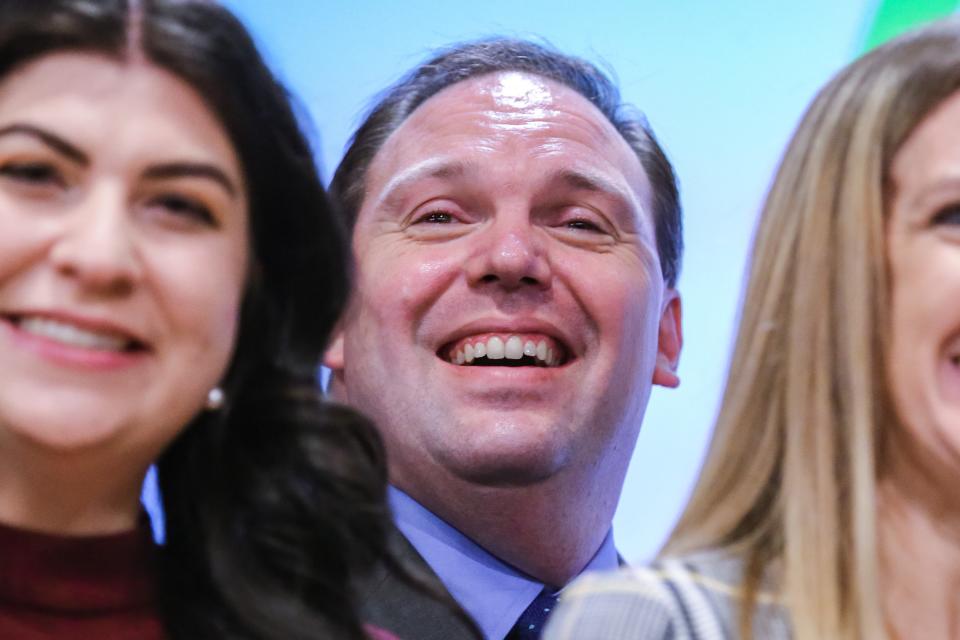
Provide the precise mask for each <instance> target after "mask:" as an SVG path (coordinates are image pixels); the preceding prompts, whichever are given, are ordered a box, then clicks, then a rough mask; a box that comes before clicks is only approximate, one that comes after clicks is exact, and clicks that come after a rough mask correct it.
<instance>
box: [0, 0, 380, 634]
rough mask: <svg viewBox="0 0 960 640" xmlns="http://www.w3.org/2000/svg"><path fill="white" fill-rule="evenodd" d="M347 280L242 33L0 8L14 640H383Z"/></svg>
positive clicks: (373, 492) (1, 228) (187, 11)
mask: <svg viewBox="0 0 960 640" xmlns="http://www.w3.org/2000/svg"><path fill="white" fill-rule="evenodd" d="M345 263H346V252H345V248H344V244H343V242H342V234H341V231H340V229H339V228H338V227H337V224H336V223H335V221H334V218H333V217H332V216H331V214H330V208H329V205H328V203H327V200H326V199H325V196H324V193H323V189H322V187H321V185H320V183H319V180H318V177H317V172H316V167H315V164H314V162H313V157H312V154H311V150H310V148H309V145H308V144H307V143H306V141H305V140H304V137H303V135H302V133H301V130H300V127H299V126H298V123H297V120H296V118H295V116H294V114H293V112H292V110H291V107H290V102H289V99H288V97H287V95H286V93H285V92H284V90H283V88H282V87H281V86H280V85H279V84H278V83H277V81H276V80H275V79H274V77H273V76H272V74H271V73H270V72H269V70H268V69H267V68H266V66H265V65H264V63H263V61H262V59H261V58H260V56H259V54H258V53H257V50H256V48H255V46H254V44H253V43H252V41H251V39H250V37H249V35H248V34H247V33H246V31H245V29H244V28H243V27H242V26H241V25H240V24H239V22H237V21H236V20H235V19H234V18H233V17H232V16H231V15H230V14H229V12H227V11H226V10H225V9H223V8H221V7H219V6H217V5H215V4H213V3H210V2H202V1H200V0H196V1H174V0H143V1H142V2H138V1H136V0H130V1H129V2H127V1H125V0H31V1H30V2H24V1H23V0H0V637H3V638H5V639H21V638H40V637H44V638H47V637H69V638H71V639H73V640H76V639H84V638H111V639H117V638H121V639H122V638H138V639H143V638H159V637H167V638H188V639H190V640H195V639H198V638H283V639H285V640H286V639H293V638H362V637H365V635H366V634H367V633H370V632H371V631H372V630H371V629H369V628H367V629H364V627H363V626H362V623H361V621H360V620H359V619H358V616H357V614H356V613H355V609H354V606H353V596H352V591H351V589H350V581H351V579H352V576H353V574H354V573H355V572H356V571H360V570H363V569H365V568H366V567H368V566H370V565H372V564H373V563H375V562H377V561H382V560H383V558H384V557H385V552H384V547H385V541H384V540H385V531H386V530H387V528H388V526H389V515H388V512H387V509H386V507H385V503H384V492H385V482H386V478H385V472H384V464H383V452H382V450H381V447H380V443H379V440H378V438H377V436H376V434H375V432H374V430H373V428H372V426H371V425H370V423H369V422H367V421H366V420H364V419H363V418H361V417H360V416H358V415H356V414H354V413H352V412H350V411H349V410H347V409H345V408H340V407H335V406H331V405H328V404H325V403H323V402H322V401H321V399H320V397H319V395H318V390H317V387H316V382H315V374H316V366H317V363H318V362H319V358H320V354H321V352H322V350H323V348H324V346H325V343H326V339H327V336H328V332H329V331H330V329H331V327H332V325H333V323H334V321H335V319H336V317H337V315H338V313H339V311H340V308H341V305H342V304H343V302H344V299H345V297H346V292H347V282H346V274H345ZM154 462H156V463H157V466H158V476H159V484H160V488H161V494H162V501H163V507H164V514H165V520H166V521H165V543H164V544H163V545H162V546H160V547H154V545H153V543H152V539H151V536H150V530H149V523H148V522H147V519H146V517H145V516H144V515H143V514H142V512H141V509H140V506H139V501H138V498H139V493H140V487H141V484H142V481H143V477H144V474H145V473H146V470H147V468H148V467H149V466H150V465H151V464H152V463H154ZM388 564H389V562H388ZM372 632H373V634H374V635H378V634H379V632H377V631H375V630H373V631H372Z"/></svg>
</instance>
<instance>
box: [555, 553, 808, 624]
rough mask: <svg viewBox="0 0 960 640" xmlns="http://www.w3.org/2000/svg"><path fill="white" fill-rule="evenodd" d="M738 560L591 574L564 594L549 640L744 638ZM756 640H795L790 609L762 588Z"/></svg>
mask: <svg viewBox="0 0 960 640" xmlns="http://www.w3.org/2000/svg"><path fill="white" fill-rule="evenodd" d="M741 575H742V572H741V563H740V561H739V559H737V558H735V557H731V556H729V555H725V554H721V553H719V552H704V553H697V554H692V555H689V556H682V557H676V558H663V559H660V560H658V561H657V562H656V563H655V564H652V565H650V566H646V567H628V568H625V569H621V570H620V571H618V572H616V573H607V574H591V575H588V576H585V577H583V578H581V579H579V580H578V581H576V582H575V583H574V584H573V585H572V586H571V587H570V588H569V589H566V590H564V592H563V594H562V596H561V599H560V606H559V608H558V609H557V611H556V612H555V613H554V615H553V616H552V617H551V619H550V621H549V622H548V624H547V627H546V629H545V631H544V636H543V639H544V640H734V639H736V638H738V637H739V632H738V627H739V615H740V607H739V602H740V594H739V589H738V586H737V585H739V584H740V578H741ZM753 629H754V638H757V639H758V640H789V638H790V624H789V620H788V618H787V614H786V611H785V609H784V607H783V606H782V605H781V604H780V602H779V601H778V599H777V597H776V596H775V595H774V594H773V593H772V592H771V591H769V590H763V589H762V590H761V592H760V593H759V595H758V597H757V609H756V612H755V615H754V618H753Z"/></svg>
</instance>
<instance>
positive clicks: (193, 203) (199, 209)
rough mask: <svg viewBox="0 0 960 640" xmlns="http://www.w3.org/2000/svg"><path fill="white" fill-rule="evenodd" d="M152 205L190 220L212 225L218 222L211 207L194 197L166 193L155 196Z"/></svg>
mask: <svg viewBox="0 0 960 640" xmlns="http://www.w3.org/2000/svg"><path fill="white" fill-rule="evenodd" d="M151 205H153V206H158V207H161V208H163V209H164V210H166V211H167V212H169V213H170V214H172V215H174V216H177V217H182V218H185V219H187V220H189V221H193V222H199V223H202V224H205V225H209V226H211V227H213V226H216V223H217V220H216V218H215V217H214V216H213V214H212V213H211V212H210V209H209V207H207V206H206V205H204V204H202V203H200V202H199V201H197V200H194V199H193V198H188V197H185V196H179V195H174V194H171V195H164V196H158V197H156V198H154V199H153V200H152V201H151Z"/></svg>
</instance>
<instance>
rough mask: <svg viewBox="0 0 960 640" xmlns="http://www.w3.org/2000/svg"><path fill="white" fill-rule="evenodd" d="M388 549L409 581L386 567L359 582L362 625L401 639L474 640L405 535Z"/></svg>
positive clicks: (393, 539)
mask: <svg viewBox="0 0 960 640" xmlns="http://www.w3.org/2000/svg"><path fill="white" fill-rule="evenodd" d="M390 547H391V553H392V554H393V557H394V558H395V559H396V561H397V562H398V564H399V566H400V567H401V568H402V570H403V571H404V572H405V573H406V574H408V578H407V579H405V578H404V577H401V576H400V575H398V573H397V572H396V571H394V570H391V568H390V567H388V566H387V564H386V563H381V564H380V565H378V566H377V567H375V568H374V569H373V570H372V571H371V572H370V573H369V574H367V575H365V576H363V577H362V578H360V579H359V580H358V582H357V594H358V604H359V606H360V612H361V615H362V617H363V620H364V621H365V622H367V623H369V624H372V625H375V626H378V627H382V628H383V629H387V630H389V631H390V632H392V633H394V634H395V635H396V636H397V637H398V638H401V639H402V640H406V639H408V638H409V639H413V638H416V639H420V638H423V639H424V640H460V639H464V640H466V639H470V640H475V638H476V637H477V636H476V635H475V634H474V633H473V632H472V631H471V630H470V628H469V626H468V624H467V623H466V622H465V620H466V619H467V617H466V614H465V613H462V611H460V609H459V607H458V606H457V604H456V602H455V601H454V600H453V598H452V597H451V596H450V594H449V593H447V591H446V589H445V588H444V586H443V583H442V582H441V581H440V579H439V578H438V577H437V575H436V574H435V573H434V572H433V570H432V569H431V568H430V566H429V565H428V564H427V563H426V561H424V559H423V558H422V557H421V556H420V554H419V553H417V550H416V549H414V547H413V545H411V544H410V542H409V541H408V540H407V539H406V538H405V537H404V536H403V534H402V533H400V532H399V531H396V530H395V531H394V532H393V533H392V535H391V541H390Z"/></svg>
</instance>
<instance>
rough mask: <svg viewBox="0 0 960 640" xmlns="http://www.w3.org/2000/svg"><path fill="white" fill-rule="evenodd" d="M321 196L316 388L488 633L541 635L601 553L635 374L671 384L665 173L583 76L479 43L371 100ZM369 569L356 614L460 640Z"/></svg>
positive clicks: (633, 406)
mask: <svg viewBox="0 0 960 640" xmlns="http://www.w3.org/2000/svg"><path fill="white" fill-rule="evenodd" d="M332 189H333V192H334V193H335V195H336V196H337V198H338V199H339V200H340V202H341V204H342V207H343V210H344V213H345V215H346V217H347V221H348V224H349V226H350V228H351V229H352V245H353V252H354V256H355V259H356V285H355V291H354V294H353V299H352V302H351V305H350V307H349V309H348V311H347V314H346V316H345V317H344V319H343V321H342V325H341V326H342V331H341V333H340V334H339V336H338V337H337V339H336V340H335V342H334V343H333V345H332V346H331V348H330V350H329V352H328V354H327V358H326V364H327V366H329V367H330V368H331V369H332V372H333V375H332V383H331V389H332V393H333V395H334V396H335V397H336V398H338V399H340V400H343V401H345V402H348V403H349V404H352V405H353V406H355V407H357V408H359V409H361V410H363V411H364V412H366V413H367V414H368V415H370V416H371V417H372V418H373V419H374V420H375V421H376V422H377V424H378V425H379V426H380V428H381V431H382V434H383V438H384V441H385V444H386V447H387V451H388V454H389V461H390V462H389V467H390V479H391V483H392V485H393V486H392V489H391V499H392V503H393V507H394V510H395V516H396V519H397V524H398V528H399V530H400V531H401V532H402V533H403V534H404V536H405V541H404V542H403V548H404V549H405V550H406V553H407V554H408V555H409V556H410V557H411V558H413V559H414V561H415V562H425V563H426V565H428V566H429V567H430V568H431V570H432V572H433V573H435V574H436V576H437V577H439V579H440V582H441V583H442V584H443V586H444V587H445V588H446V590H447V591H449V593H450V594H451V595H452V596H453V597H454V599H455V600H456V601H457V602H458V603H459V604H460V605H461V606H462V607H463V608H464V609H465V610H466V611H467V612H468V613H469V614H470V615H471V616H472V617H473V618H474V619H475V620H476V621H477V623H478V626H479V627H480V629H481V631H482V632H483V634H484V637H487V638H497V639H499V638H504V637H518V638H521V637H537V636H538V634H539V628H540V626H541V623H542V619H543V614H544V613H545V611H544V610H549V609H550V608H551V606H552V605H551V603H552V600H553V599H554V598H555V595H556V592H557V591H558V590H559V589H560V588H562V587H563V586H564V585H566V584H567V583H568V582H569V581H570V580H571V579H573V578H574V577H576V576H577V575H578V574H580V573H581V572H583V571H585V570H593V569H609V568H614V567H615V566H616V565H617V562H618V560H617V553H616V550H615V548H614V546H613V538H612V535H611V532H610V526H611V520H612V517H613V514H614V510H615V508H616V504H617V500H618V498H619V495H620V490H621V487H622V484H623V478H624V475H625V473H626V470H627V465H628V463H629V461H630V456H631V453H632V451H633V446H634V443H635V441H636V437H637V433H638V431H639V428H640V422H641V419H642V416H643V412H644V410H645V408H646V404H647V400H648V398H649V395H650V389H651V386H652V385H653V384H659V385H663V386H668V387H672V386H676V385H677V384H678V378H677V376H676V373H675V371H676V365H677V359H678V357H679V353H680V346H681V331H680V301H679V297H678V294H677V292H676V291H675V289H674V285H675V282H676V277H677V273H678V270H679V262H680V254H681V237H680V205H679V200H678V195H677V187H676V181H675V178H674V174H673V170H672V168H671V166H670V164H669V162H668V160H667V159H666V157H665V155H664V154H663V152H662V150H661V149H660V147H659V146H658V144H657V142H656V140H655V139H654V137H653V134H652V133H651V131H650V130H649V128H648V127H647V126H646V123H645V121H644V120H643V119H642V117H641V116H639V115H638V114H636V113H634V112H632V111H631V110H629V109H627V108H625V106H624V105H622V104H621V103H620V98H619V95H618V92H617V90H616V88H615V87H614V86H613V85H612V83H611V82H610V81H609V80H608V79H607V78H606V77H605V76H604V75H603V74H602V73H600V72H599V71H598V70H597V69H596V68H595V67H593V66H592V65H590V64H589V63H586V62H584V61H582V60H580V59H577V58H573V57H569V56H565V55H563V54H560V53H558V52H556V51H553V50H551V49H548V48H545V47H543V46H540V45H536V44H532V43H529V42H524V41H516V40H501V39H497V40H486V41H482V42H474V43H468V44H464V45H459V46H455V47H453V48H451V49H449V50H447V51H446V52H444V53H442V54H440V55H439V56H437V57H436V58H435V59H433V60H431V61H429V62H427V63H425V64H423V65H421V66H420V67H418V68H417V69H415V70H414V71H413V72H412V73H411V74H410V75H408V76H407V77H406V78H404V79H403V80H401V81H400V82H399V83H398V84H397V85H395V86H394V87H393V88H392V89H391V90H389V91H388V92H387V93H386V94H385V97H384V98H383V99H382V100H381V101H380V102H379V103H378V104H377V105H376V107H375V108H374V109H373V111H372V112H371V114H370V116H369V117H368V118H367V120H366V121H365V122H364V124H363V125H362V126H361V127H360V128H359V130H358V131H357V133H356V135H355V138H354V140H353V142H352V144H351V146H350V148H349V149H348V151H347V153H346V155H345V157H344V159H343V161H342V163H341V165H340V167H339V168H338V169H337V172H336V175H335V177H334V182H333V185H332ZM406 542H409V543H410V545H406ZM384 581H386V582H385V583H384V584H380V585H374V586H372V587H371V590H370V597H369V601H370V602H369V605H370V608H371V619H372V620H373V621H374V622H375V623H377V624H382V625H383V626H385V627H387V628H390V629H392V630H394V631H395V632H397V633H398V634H399V635H400V636H401V637H416V638H434V637H435V638H455V637H468V636H467V635H465V634H466V633H467V632H466V630H465V628H464V627H463V626H462V625H458V623H457V621H456V619H455V617H454V616H452V615H449V614H448V615H447V616H446V618H449V619H446V618H444V617H442V609H440V608H432V609H431V608H428V605H427V604H424V601H422V600H418V599H417V596H416V595H415V594H414V593H413V590H412V589H411V590H406V589H404V588H403V587H402V585H392V586H391V585H390V584H389V583H388V581H387V579H386V578H384ZM421 605H422V606H421Z"/></svg>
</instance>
